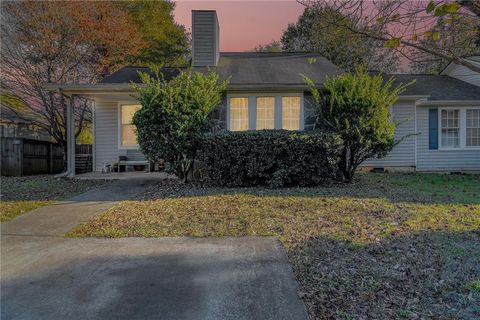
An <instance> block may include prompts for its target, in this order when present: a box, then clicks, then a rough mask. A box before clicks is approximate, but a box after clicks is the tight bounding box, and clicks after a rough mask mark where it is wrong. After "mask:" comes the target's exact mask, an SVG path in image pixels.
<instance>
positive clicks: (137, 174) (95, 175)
mask: <svg viewBox="0 0 480 320" xmlns="http://www.w3.org/2000/svg"><path fill="white" fill-rule="evenodd" d="M169 177H171V176H170V175H169V174H167V173H165V172H146V171H130V172H109V173H101V172H98V171H93V172H87V173H83V174H78V175H75V178H76V179H87V180H95V179H99V180H128V179H139V178H147V179H158V180H163V179H167V178H169Z"/></svg>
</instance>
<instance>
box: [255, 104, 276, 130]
mask: <svg viewBox="0 0 480 320" xmlns="http://www.w3.org/2000/svg"><path fill="white" fill-rule="evenodd" d="M274 128H275V97H257V130H262V129H274Z"/></svg>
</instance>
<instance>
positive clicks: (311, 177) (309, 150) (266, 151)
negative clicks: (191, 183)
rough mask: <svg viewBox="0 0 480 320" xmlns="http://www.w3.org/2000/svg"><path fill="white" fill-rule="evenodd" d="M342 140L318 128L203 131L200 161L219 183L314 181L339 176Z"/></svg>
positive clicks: (292, 183) (306, 183) (300, 183)
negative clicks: (311, 129)
mask: <svg viewBox="0 0 480 320" xmlns="http://www.w3.org/2000/svg"><path fill="white" fill-rule="evenodd" d="M340 145H341V141H340V139H339V138H338V136H336V135H333V134H324V133H318V132H293V131H283V130H262V131H247V132H226V133H219V134H209V135H205V136H204V138H203V139H202V143H201V148H200V149H199V160H200V161H202V162H203V163H204V165H205V168H206V171H207V175H208V178H209V179H210V180H211V181H212V182H213V183H215V184H218V185H221V186H255V185H268V186H270V187H286V186H312V185H318V184H322V183H325V182H328V181H331V180H332V179H335V178H336V177H337V172H338V161H339V159H340V158H339V155H340Z"/></svg>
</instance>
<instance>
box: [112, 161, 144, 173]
mask: <svg viewBox="0 0 480 320" xmlns="http://www.w3.org/2000/svg"><path fill="white" fill-rule="evenodd" d="M120 166H125V171H126V172H128V167H133V166H146V167H147V169H148V171H150V163H149V162H148V161H147V160H119V161H118V167H119V169H120ZM119 171H120V170H119Z"/></svg>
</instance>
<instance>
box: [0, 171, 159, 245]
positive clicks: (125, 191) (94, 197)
mask: <svg viewBox="0 0 480 320" xmlns="http://www.w3.org/2000/svg"><path fill="white" fill-rule="evenodd" d="M154 181H157V180H156V179H146V178H143V179H129V180H118V181H113V182H112V183H110V184H108V185H106V186H103V187H100V188H97V189H94V190H90V191H87V192H85V193H83V194H81V195H78V196H76V197H73V198H71V199H69V200H66V201H60V202H58V203H57V204H55V205H53V206H46V207H41V208H38V209H35V210H33V211H30V212H28V213H25V214H23V215H21V216H19V217H17V218H16V219H14V220H12V221H8V222H4V223H1V233H2V235H29V236H61V235H63V234H65V233H66V232H67V231H69V230H70V229H72V228H73V227H75V226H76V225H78V224H80V223H82V222H86V221H88V220H90V219H91V218H93V217H94V216H96V215H97V214H99V213H101V212H103V211H105V210H107V209H108V208H110V207H112V206H113V205H115V204H116V203H117V202H119V201H121V200H127V199H131V198H133V197H135V196H136V195H137V194H139V193H140V192H142V191H143V190H145V188H146V187H147V186H148V185H149V184H150V183H153V182H154Z"/></svg>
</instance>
